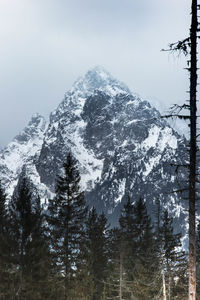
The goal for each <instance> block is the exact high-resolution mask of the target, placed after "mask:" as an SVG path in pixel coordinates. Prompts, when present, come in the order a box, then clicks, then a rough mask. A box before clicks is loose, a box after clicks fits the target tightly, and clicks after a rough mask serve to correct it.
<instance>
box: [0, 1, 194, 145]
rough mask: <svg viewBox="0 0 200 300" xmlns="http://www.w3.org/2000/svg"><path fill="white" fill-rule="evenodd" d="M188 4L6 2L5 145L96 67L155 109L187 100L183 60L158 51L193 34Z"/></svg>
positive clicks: (2, 50)
mask: <svg viewBox="0 0 200 300" xmlns="http://www.w3.org/2000/svg"><path fill="white" fill-rule="evenodd" d="M189 5H190V3H188V1H186V0H184V1H181V0H177V1H172V0H170V1H167V2H163V1H158V0H153V1H144V0H143V1H142V0H137V1H132V0H131V1H130V0H126V1H123V2H122V1H118V0H117V1H113V0H110V1H105V0H104V1H100V2H99V1H92V0H90V1H89V0H86V1H80V0H79V1H59V0H58V1H51V0H50V1H47V0H44V1H32V0H30V1H28V2H27V1H25V0H12V1H11V0H2V1H1V3H0V11H1V18H0V25H1V26H0V39H1V47H0V54H1V55H0V63H1V70H0V80H1V85H0V99H1V100H0V101H1V107H2V109H1V112H0V136H1V139H0V145H1V147H2V146H5V145H6V144H7V143H8V142H9V141H11V140H12V138H13V137H14V136H15V135H16V134H17V133H18V132H19V131H20V130H22V129H23V128H24V126H25V125H26V124H27V122H28V121H29V119H30V118H31V115H32V114H33V113H35V112H38V113H40V114H42V115H44V116H45V117H46V118H48V115H49V112H50V111H52V110H53V109H54V108H55V107H56V106H57V105H58V103H59V102H60V101H61V100H62V98H63V95H64V92H65V91H67V90H69V89H70V88H71V86H72V84H73V82H74V81H75V80H76V78H77V77H78V76H80V75H83V74H84V73H85V72H86V71H87V70H88V69H89V68H92V67H94V66H95V65H102V66H104V67H105V68H106V69H107V70H108V71H109V72H111V73H112V74H113V75H114V76H115V77H116V78H118V79H119V80H121V81H123V82H125V83H126V84H127V85H128V86H129V88H130V89H131V90H132V91H133V92H136V93H138V94H140V95H141V96H142V97H143V98H145V99H147V100H148V101H150V102H151V103H153V105H156V106H157V107H158V108H162V109H163V108H164V109H166V108H168V107H169V106H170V105H171V104H173V103H182V102H184V101H185V99H186V98H187V94H186V93H185V91H186V90H187V89H188V81H187V80H188V78H187V74H186V72H184V71H183V67H185V66H186V60H185V58H184V57H177V56H176V55H170V54H168V53H164V52H161V49H162V48H167V45H168V43H170V42H173V41H176V40H179V39H182V38H185V37H186V36H187V35H188V28H189V22H190V15H189V14H188V11H189ZM177 16H178V17H177ZM175 29H176V30H175Z"/></svg>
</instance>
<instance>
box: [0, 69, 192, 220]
mask: <svg viewBox="0 0 200 300" xmlns="http://www.w3.org/2000/svg"><path fill="white" fill-rule="evenodd" d="M185 143H186V141H185V140H184V138H182V137H181V136H180V135H179V134H178V133H176V132H175V131H174V130H173V129H172V128H171V127H170V126H169V125H168V124H167V123H166V121H165V120H163V119H162V118H161V116H160V113H159V112H158V111H157V110H156V109H155V108H153V107H152V106H151V105H150V104H149V103H148V102H147V101H144V100H142V99H140V97H139V96H137V95H135V94H133V93H131V91H130V90H129V88H128V87H127V86H126V85H125V84H123V83H121V82H119V81H118V80H116V79H115V78H113V77H112V76H111V75H110V74H109V73H108V72H107V71H106V70H104V69H103V68H101V67H96V68H94V69H92V70H90V71H88V72H87V74H86V75H85V76H83V77H81V78H80V79H78V80H77V81H76V82H75V84H74V85H73V87H72V89H71V90H70V91H68V92H67V93H66V94H65V96H64V99H63V101H62V102H61V103H60V105H59V106H58V108H57V109H56V110H54V111H53V112H52V113H51V114H50V119H49V122H48V124H47V123H46V122H45V120H44V118H43V117H41V116H39V115H35V116H34V117H33V118H32V120H31V121H30V123H29V124H28V126H27V127H26V128H25V129H24V131H23V132H22V133H21V134H20V135H18V136H17V137H15V139H14V140H13V141H12V142H11V143H10V144H9V145H8V146H7V147H6V148H5V149H4V150H3V151H2V152H1V155H0V169H1V180H2V183H3V184H4V185H5V187H6V189H7V193H8V194H9V195H11V193H12V191H13V189H14V186H15V185H16V184H17V178H18V177H19V175H20V173H21V172H22V169H23V168H26V173H27V174H28V176H29V177H30V178H31V180H32V182H33V183H34V184H35V186H36V187H38V189H39V192H40V194H41V197H42V198H43V199H44V198H48V197H50V194H51V193H53V191H54V185H55V180H56V176H57V175H58V174H60V172H61V171H62V164H63V161H64V159H65V156H66V153H67V152H68V151H71V152H72V154H73V155H74V156H75V157H76V159H77V160H78V162H79V167H80V173H81V184H82V189H83V190H85V195H86V199H87V201H88V203H89V204H90V205H94V206H96V207H97V209H98V210H99V211H102V210H103V211H105V213H106V214H107V215H108V216H110V217H111V218H110V220H111V222H112V219H114V218H115V219H116V216H117V215H118V214H119V211H120V208H121V207H122V206H123V204H124V202H125V201H126V199H127V195H130V196H131V198H132V199H133V201H134V200H136V199H138V197H140V196H142V197H144V198H145V199H146V202H147V205H148V207H152V205H153V204H154V202H155V200H156V199H157V198H159V199H160V200H161V201H162V205H163V206H164V207H168V208H170V211H171V212H172V213H173V214H175V215H176V216H177V217H178V218H179V217H184V213H183V204H182V202H181V201H180V199H179V198H178V196H177V195H175V194H173V193H171V192H172V191H173V190H176V189H177V180H176V176H175V173H174V169H173V167H172V166H171V164H181V163H183V161H185V160H186V146H185ZM183 176H184V175H183Z"/></svg>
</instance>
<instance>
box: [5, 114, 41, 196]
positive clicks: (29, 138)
mask: <svg viewBox="0 0 200 300" xmlns="http://www.w3.org/2000/svg"><path fill="white" fill-rule="evenodd" d="M45 130H46V121H45V119H44V118H43V117H42V116H40V115H39V114H36V115H34V116H33V117H32V119H31V121H30V122H29V124H28V126H27V127H26V128H25V129H24V130H23V131H22V132H21V133H20V134H19V135H17V136H16V137H15V138H14V139H13V141H12V142H11V143H9V144H8V146H7V147H5V148H4V149H3V150H2V151H1V153H0V170H1V181H2V184H3V185H4V186H5V187H6V193H7V194H8V196H11V195H12V193H13V191H14V187H15V186H16V185H17V180H18V178H19V175H20V173H21V172H22V169H23V167H24V166H25V165H26V166H27V168H28V166H29V168H30V166H31V172H29V175H31V173H33V171H34V164H35V161H36V160H37V159H38V156H39V153H40V150H41V146H42V143H43V138H44V133H45ZM36 176H37V175H36ZM34 177H35V176H34Z"/></svg>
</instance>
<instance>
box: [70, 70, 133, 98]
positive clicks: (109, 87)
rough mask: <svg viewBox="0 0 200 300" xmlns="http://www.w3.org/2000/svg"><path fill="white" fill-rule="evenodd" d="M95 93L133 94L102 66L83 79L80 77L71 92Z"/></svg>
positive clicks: (89, 72)
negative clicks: (97, 91) (100, 91)
mask: <svg viewBox="0 0 200 300" xmlns="http://www.w3.org/2000/svg"><path fill="white" fill-rule="evenodd" d="M77 89H78V90H81V91H82V92H85V93H86V94H88V93H93V92H94V91H95V90H102V91H106V92H109V93H111V95H112V94H113V93H114V94H116V93H120V92H122V93H124V92H125V93H131V92H130V90H129V88H128V87H127V86H126V85H125V84H124V83H122V82H121V81H119V80H117V79H115V78H114V77H113V76H112V75H111V74H110V73H109V72H108V71H107V70H105V69H104V68H103V67H101V66H96V67H94V68H92V69H90V70H89V71H88V72H87V73H86V74H85V75H84V76H83V77H80V78H79V79H78V80H77V81H76V82H75V83H74V85H73V87H72V89H71V91H70V92H72V93H73V92H75V91H76V90H77Z"/></svg>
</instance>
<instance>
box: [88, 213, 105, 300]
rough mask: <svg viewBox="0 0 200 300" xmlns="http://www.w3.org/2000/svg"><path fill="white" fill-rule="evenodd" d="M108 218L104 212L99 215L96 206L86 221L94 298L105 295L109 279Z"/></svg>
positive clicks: (89, 269)
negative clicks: (105, 287) (105, 285)
mask: <svg viewBox="0 0 200 300" xmlns="http://www.w3.org/2000/svg"><path fill="white" fill-rule="evenodd" d="M106 224H107V219H106V217H105V215H104V214H101V215H100V216H98V215H97V213H96V210H95V208H92V209H91V211H90V212H89V216H88V220H87V223H86V237H87V241H86V245H87V266H88V273H89V277H90V284H91V285H92V287H93V289H92V292H91V298H90V299H92V300H100V299H102V296H103V289H104V283H105V282H106V279H107V265H108V236H107V235H108V233H107V225H106Z"/></svg>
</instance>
